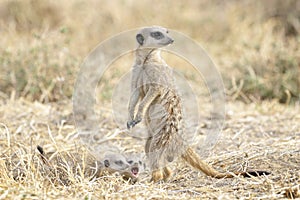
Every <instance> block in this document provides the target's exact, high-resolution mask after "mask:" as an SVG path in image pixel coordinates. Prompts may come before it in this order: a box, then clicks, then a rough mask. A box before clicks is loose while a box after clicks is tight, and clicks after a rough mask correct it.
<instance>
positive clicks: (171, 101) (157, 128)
mask: <svg viewBox="0 0 300 200" xmlns="http://www.w3.org/2000/svg"><path fill="white" fill-rule="evenodd" d="M136 40H137V42H138V48H137V49H136V60H135V64H134V65H133V71H132V80H131V97H130V100H129V106H128V112H129V116H128V118H129V119H128V122H127V128H128V129H130V128H133V127H134V126H135V125H136V124H138V123H139V122H141V121H142V120H144V122H145V124H146V126H147V130H148V138H147V141H146V144H145V152H146V155H147V157H148V160H149V164H150V169H151V170H152V179H151V180H152V181H154V182H156V181H159V180H167V179H168V178H169V177H170V176H171V174H172V171H171V169H170V168H169V167H167V166H166V163H167V162H172V161H173V159H174V158H175V156H177V155H179V156H181V157H182V158H183V159H184V160H185V161H186V162H188V163H189V164H190V165H191V166H193V167H195V168H196V169H198V170H200V171H202V172H204V173H205V174H206V175H208V176H211V177H215V178H231V177H234V176H235V175H242V176H244V177H248V176H250V175H252V176H259V175H263V174H269V173H268V172H265V171H250V172H232V173H231V172H227V173H226V172H225V173H221V172H219V171H217V170H215V169H214V168H213V167H211V166H209V165H208V164H207V163H206V162H204V161H203V160H201V158H200V157H199V155H198V154H197V153H196V152H195V151H194V150H193V149H192V148H191V147H189V146H188V145H187V144H186V143H185V141H184V139H182V136H183V133H184V126H183V118H182V101H181V98H180V96H179V95H178V92H177V90H176V87H175V81H174V77H173V70H172V69H171V68H170V67H169V66H168V65H167V64H166V62H165V61H164V60H163V59H162V58H161V56H160V47H164V46H167V45H170V44H172V43H173V42H174V40H173V39H172V38H171V37H170V36H169V34H168V30H167V29H165V28H163V27H158V26H153V27H147V28H143V29H141V30H140V31H139V32H138V34H137V35H136ZM157 108H158V109H157ZM162 166H164V167H162Z"/></svg>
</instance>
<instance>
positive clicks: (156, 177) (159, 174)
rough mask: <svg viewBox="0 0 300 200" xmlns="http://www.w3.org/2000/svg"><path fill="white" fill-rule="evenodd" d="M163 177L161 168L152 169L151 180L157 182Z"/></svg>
mask: <svg viewBox="0 0 300 200" xmlns="http://www.w3.org/2000/svg"><path fill="white" fill-rule="evenodd" d="M163 177H164V175H163V172H162V170H161V169H156V170H153V172H152V178H151V180H150V181H151V182H154V183H155V182H158V181H160V180H163Z"/></svg>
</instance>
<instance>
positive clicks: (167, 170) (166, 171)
mask: <svg viewBox="0 0 300 200" xmlns="http://www.w3.org/2000/svg"><path fill="white" fill-rule="evenodd" d="M172 173H173V172H172V170H171V169H170V167H164V181H166V180H168V179H169V178H170V176H171V175H172Z"/></svg>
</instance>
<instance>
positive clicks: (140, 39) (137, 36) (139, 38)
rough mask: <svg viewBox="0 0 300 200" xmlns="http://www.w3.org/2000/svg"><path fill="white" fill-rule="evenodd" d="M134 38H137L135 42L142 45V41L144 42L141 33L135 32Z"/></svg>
mask: <svg viewBox="0 0 300 200" xmlns="http://www.w3.org/2000/svg"><path fill="white" fill-rule="evenodd" d="M136 40H137V42H138V43H139V44H140V45H143V43H144V37H143V35H142V34H140V33H139V34H137V35H136Z"/></svg>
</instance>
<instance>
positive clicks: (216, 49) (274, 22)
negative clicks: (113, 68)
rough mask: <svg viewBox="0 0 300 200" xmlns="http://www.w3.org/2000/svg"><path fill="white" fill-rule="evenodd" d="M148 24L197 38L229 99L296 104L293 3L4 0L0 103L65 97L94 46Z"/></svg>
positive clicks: (297, 33) (298, 7)
mask: <svg viewBox="0 0 300 200" xmlns="http://www.w3.org/2000/svg"><path fill="white" fill-rule="evenodd" d="M151 25H160V26H164V27H167V28H169V29H174V30H177V31H179V32H182V33H184V34H186V35H188V36H190V37H191V38H193V39H194V40H196V41H197V42H198V43H199V44H200V45H201V46H202V47H203V48H204V49H205V50H206V51H207V52H208V54H209V55H210V56H211V58H212V60H213V61H214V62H215V63H216V65H217V67H218V69H219V71H220V73H221V74H222V77H223V80H224V84H225V87H226V93H227V95H228V99H229V100H241V101H244V102H246V103H250V102H260V101H261V100H266V99H267V100H270V99H275V100H276V101H279V102H280V103H286V104H292V103H295V102H299V99H300V78H299V77H300V1H298V0H285V1H283V0H263V1H252V0H240V1H238V0H228V1H225V0H214V1H210V0H201V1H194V0H186V1H171V0H167V1H158V0H154V1H150V0H149V1H147V0H145V1H133V0H127V1H125V0H118V1H104V0H103V1H102V0H88V1H83V0H60V1H46V0H11V1H8V0H2V1H1V3H0V35H1V37H0V51H1V52H0V71H1V73H0V99H3V100H8V99H18V98H25V99H26V100H29V101H40V102H56V101H60V100H63V99H71V97H72V94H73V88H74V83H75V80H76V77H77V73H78V71H79V69H80V64H81V63H82V62H83V60H84V58H85V57H86V55H88V53H89V52H90V51H91V50H93V48H95V47H96V46H97V45H98V44H99V43H100V42H101V41H103V40H105V39H107V38H108V37H110V36H113V35H115V34H117V33H119V32H121V31H126V30H128V29H133V28H138V27H142V26H151ZM131 64H132V61H131V62H130V63H128V65H129V66H130V65H131Z"/></svg>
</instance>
